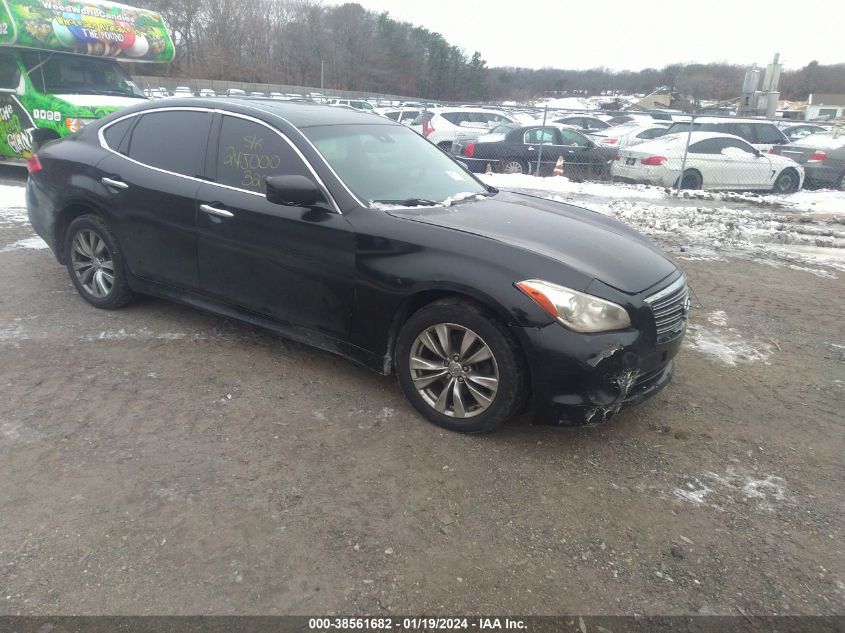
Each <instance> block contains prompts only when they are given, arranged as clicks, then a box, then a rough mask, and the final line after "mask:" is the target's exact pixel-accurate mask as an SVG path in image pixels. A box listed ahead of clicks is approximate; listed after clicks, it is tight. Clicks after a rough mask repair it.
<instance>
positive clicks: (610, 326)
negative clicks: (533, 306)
mask: <svg viewBox="0 0 845 633" xmlns="http://www.w3.org/2000/svg"><path fill="white" fill-rule="evenodd" d="M516 287H517V288H519V289H520V290H522V292H524V293H525V294H527V295H528V296H529V297H531V298H532V299H533V300H534V301H536V302H537V305H539V306H540V307H541V308H543V310H545V311H546V312H548V313H549V314H550V315H551V316H552V317H554V318H555V319H557V320H558V321H560V323H561V324H563V325H564V326H566V327H567V328H569V329H570V330H574V331H576V332H607V331H609V330H622V329H625V328H626V327H630V325H631V318H630V317H629V316H628V312H627V311H626V310H625V308H623V307H622V306H620V305H618V304H616V303H613V302H612V301H606V300H605V299H599V298H598V297H594V296H593V295H588V294H585V293H583V292H578V291H577V290H572V289H570V288H564V287H563V286H558V285H557V284H553V283H550V282H548V281H542V280H540V279H529V280H527V281H520V282H518V283H517V284H516Z"/></svg>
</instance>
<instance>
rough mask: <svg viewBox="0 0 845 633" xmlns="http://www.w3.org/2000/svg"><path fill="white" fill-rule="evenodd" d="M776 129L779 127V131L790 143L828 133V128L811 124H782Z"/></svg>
mask: <svg viewBox="0 0 845 633" xmlns="http://www.w3.org/2000/svg"><path fill="white" fill-rule="evenodd" d="M778 127H780V131H781V132H783V133H784V134H785V135H786V138H788V139H789V142H790V143H791V142H792V141H797V140H798V139H799V138H804V137H805V136H810V135H811V134H824V133H825V132H830V128H828V127H822V126H821V125H815V124H813V123H797V124H787V125H783V124H782V125H779V126H778Z"/></svg>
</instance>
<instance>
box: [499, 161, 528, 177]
mask: <svg viewBox="0 0 845 633" xmlns="http://www.w3.org/2000/svg"><path fill="white" fill-rule="evenodd" d="M502 173H503V174H530V173H531V172H530V168H529V167H528V163H526V162H525V161H524V160H522V159H521V158H506V159H505V160H503V161H502Z"/></svg>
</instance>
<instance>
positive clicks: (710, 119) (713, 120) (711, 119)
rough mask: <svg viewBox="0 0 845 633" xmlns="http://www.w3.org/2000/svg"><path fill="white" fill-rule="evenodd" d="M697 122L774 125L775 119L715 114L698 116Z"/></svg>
mask: <svg viewBox="0 0 845 633" xmlns="http://www.w3.org/2000/svg"><path fill="white" fill-rule="evenodd" d="M677 123H681V124H686V123H689V121H677ZM695 123H724V124H729V123H768V124H769V125H774V122H773V121H769V120H767V119H738V118H723V117H715V116H711V117H707V116H703V117H696V119H695V121H694V122H693V124H695Z"/></svg>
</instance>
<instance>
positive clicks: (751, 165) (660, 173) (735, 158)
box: [610, 132, 804, 193]
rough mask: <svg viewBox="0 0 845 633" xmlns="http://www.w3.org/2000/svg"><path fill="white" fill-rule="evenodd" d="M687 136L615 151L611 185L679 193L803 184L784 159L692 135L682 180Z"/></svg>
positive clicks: (731, 139)
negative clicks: (645, 186)
mask: <svg viewBox="0 0 845 633" xmlns="http://www.w3.org/2000/svg"><path fill="white" fill-rule="evenodd" d="M686 142H687V134H671V135H668V136H663V137H660V138H658V139H655V140H653V141H648V142H646V143H642V144H640V145H634V146H632V147H626V148H624V149H622V150H619V152H618V153H617V156H616V158H615V159H614V161H613V163H612V164H611V167H610V174H611V176H612V177H613V179H614V180H624V181H628V182H645V183H649V184H653V185H660V186H663V187H674V186H676V184H677V183H678V181H679V180H680V185H681V188H682V189H715V190H734V191H754V190H763V191H774V192H775V193H792V192H794V191H797V190H798V189H800V188H801V186H802V184H803V183H804V168H803V167H801V166H800V165H799V164H798V163H796V162H795V161H793V160H792V159H789V158H784V157H783V156H778V155H777V154H768V153H764V152H761V151H760V150H758V149H756V148H755V147H753V146H752V145H751V144H749V143H747V142H746V141H744V140H743V139H741V138H739V137H737V136H732V135H730V134H719V133H717V132H693V133H692V134H691V138H690V145H689V151H688V153H687V159H686V165H685V166H684V170H683V177H681V166H682V164H683V159H684V146H685V145H686Z"/></svg>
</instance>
